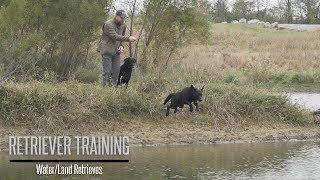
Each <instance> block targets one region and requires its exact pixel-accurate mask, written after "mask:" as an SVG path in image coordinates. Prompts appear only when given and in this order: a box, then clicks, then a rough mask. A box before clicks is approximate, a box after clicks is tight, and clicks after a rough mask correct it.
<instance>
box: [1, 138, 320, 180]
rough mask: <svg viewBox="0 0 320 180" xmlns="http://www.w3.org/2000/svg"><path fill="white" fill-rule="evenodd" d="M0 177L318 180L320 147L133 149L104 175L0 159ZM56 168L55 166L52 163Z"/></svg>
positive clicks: (315, 144)
mask: <svg viewBox="0 0 320 180" xmlns="http://www.w3.org/2000/svg"><path fill="white" fill-rule="evenodd" d="M0 158H1V164H0V174H1V176H0V177H2V178H0V179H14V180H16V179H24V180H25V179H95V180H97V179H133V180H135V179H137V180H141V179H320V143H318V142H283V143H261V144H257V143H254V144H217V145H208V146H204V145H203V146H172V147H171V146H166V147H148V148H133V149H132V150H131V155H130V158H129V159H130V162H129V163H104V164H91V165H96V166H100V165H101V166H103V172H104V173H103V175H102V176H79V175H71V176H61V175H55V176H53V175H51V176H38V175H35V164H34V163H17V164H16V163H15V164H12V163H11V164H10V163H9V162H8V161H9V156H8V155H7V153H5V152H3V153H2V154H1V155H0ZM53 164H54V163H53Z"/></svg>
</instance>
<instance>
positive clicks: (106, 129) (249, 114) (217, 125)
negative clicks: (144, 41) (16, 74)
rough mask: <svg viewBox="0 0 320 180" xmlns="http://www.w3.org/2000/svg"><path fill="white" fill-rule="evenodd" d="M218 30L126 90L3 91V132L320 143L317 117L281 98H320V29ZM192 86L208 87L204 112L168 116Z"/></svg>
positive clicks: (83, 77)
mask: <svg viewBox="0 0 320 180" xmlns="http://www.w3.org/2000/svg"><path fill="white" fill-rule="evenodd" d="M212 32H213V33H212V34H213V35H212V38H211V39H209V40H208V42H207V44H200V43H196V42H190V43H189V44H188V45H185V46H184V47H183V48H181V49H180V50H179V54H178V55H177V56H175V57H174V60H173V61H172V62H171V63H170V66H169V67H168V68H167V69H166V70H155V71H153V73H148V74H144V75H141V74H140V72H139V70H137V71H136V72H135V74H134V78H133V81H132V83H131V84H130V86H129V87H128V88H127V89H126V88H123V87H119V88H103V87H101V86H100V82H99V81H100V80H99V78H95V77H98V75H99V74H93V75H92V74H89V75H88V74H86V71H84V72H80V73H78V74H77V76H76V77H75V78H74V80H71V81H69V82H65V83H57V82H55V81H48V82H37V81H30V82H27V83H19V84H18V83H10V82H9V83H7V84H4V85H2V86H1V87H0V120H1V127H2V128H1V131H2V132H0V133H1V134H2V135H3V136H2V137H6V136H8V135H9V134H10V133H8V132H10V131H11V133H12V131H14V132H16V133H18V134H21V135H26V134H34V133H39V134H48V133H50V134H61V133H63V134H66V135H67V134H68V135H69V134H71V135H72V134H79V133H80V134H85V133H89V134H125V135H130V137H131V139H132V140H133V141H132V143H136V144H143V145H154V144H163V143H165V144H174V143H178V144H179V143H199V142H200V143H201V142H203V143H214V142H216V141H235V140H273V139H279V140H285V139H290V138H297V137H300V138H301V137H302V138H306V137H317V136H319V128H318V127H317V126H316V125H315V124H314V122H313V117H312V116H311V113H310V112H306V111H304V110H301V109H299V108H298V107H296V106H294V105H292V104H290V103H289V102H288V100H287V99H286V97H284V96H282V95H281V93H282V92H288V91H315V92H318V91H319V85H320V69H319V63H318V62H319V60H320V56H319V55H320V52H319V48H320V41H319V39H320V32H296V31H289V30H274V29H263V28H253V27H247V26H243V25H236V24H214V25H212ZM96 64H97V67H99V66H100V59H98V58H97V60H96ZM92 72H99V68H97V69H96V70H95V71H92ZM88 79H89V80H88ZM88 81H90V82H92V83H83V82H88ZM191 84H194V85H195V86H197V87H199V88H200V87H202V86H203V85H206V86H205V91H204V96H205V97H204V99H205V100H204V102H203V103H201V110H200V112H194V113H190V112H188V110H187V108H185V109H183V110H180V111H179V112H178V114H173V113H171V115H170V117H169V118H166V117H165V106H164V105H163V104H162V103H163V100H164V98H165V97H166V96H167V95H168V94H169V93H171V92H176V91H178V90H180V89H181V88H183V87H186V86H190V85H191ZM3 143H5V141H3Z"/></svg>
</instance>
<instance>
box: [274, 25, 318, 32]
mask: <svg viewBox="0 0 320 180" xmlns="http://www.w3.org/2000/svg"><path fill="white" fill-rule="evenodd" d="M279 27H281V28H286V29H292V30H298V31H317V30H319V29H320V25H319V24H279Z"/></svg>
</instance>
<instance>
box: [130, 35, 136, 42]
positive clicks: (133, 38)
mask: <svg viewBox="0 0 320 180" xmlns="http://www.w3.org/2000/svg"><path fill="white" fill-rule="evenodd" d="M136 40H137V38H135V37H134V36H130V37H129V41H130V42H134V41H136Z"/></svg>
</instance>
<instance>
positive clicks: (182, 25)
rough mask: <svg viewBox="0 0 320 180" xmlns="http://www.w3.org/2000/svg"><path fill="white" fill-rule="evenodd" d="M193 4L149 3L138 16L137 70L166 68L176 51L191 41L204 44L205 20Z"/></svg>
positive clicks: (152, 0) (171, 0) (190, 0)
mask: <svg viewBox="0 0 320 180" xmlns="http://www.w3.org/2000/svg"><path fill="white" fill-rule="evenodd" d="M195 3H196V2H195V1H193V0H188V1H179V0H164V1H158V0H148V1H145V4H144V8H143V11H142V12H141V14H140V20H139V21H140V26H141V27H142V33H141V34H142V36H141V37H140V39H141V40H140V41H139V42H140V46H141V53H140V56H139V59H140V66H139V67H140V70H141V71H142V72H146V71H147V70H148V69H150V68H166V67H167V66H168V63H169V61H170V59H171V57H172V56H173V55H174V53H175V52H176V50H177V49H178V48H179V47H180V46H181V45H183V44H184V43H187V42H188V41H190V40H193V39H196V40H202V41H204V40H206V39H207V37H208V36H209V35H210V28H209V21H208V19H207V18H206V17H205V16H204V15H203V14H202V13H201V12H199V11H198V10H197V8H195V7H196V6H195V5H196V4H195Z"/></svg>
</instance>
